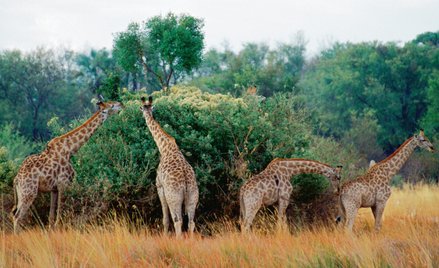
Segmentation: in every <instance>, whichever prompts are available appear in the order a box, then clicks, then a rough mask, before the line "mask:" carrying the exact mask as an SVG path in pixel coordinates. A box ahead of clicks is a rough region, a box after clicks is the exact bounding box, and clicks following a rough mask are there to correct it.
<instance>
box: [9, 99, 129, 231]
mask: <svg viewBox="0 0 439 268" xmlns="http://www.w3.org/2000/svg"><path fill="white" fill-rule="evenodd" d="M96 104H97V105H98V107H99V110H98V111H97V112H96V113H95V114H93V115H92V116H91V117H90V118H89V119H88V120H87V121H86V122H85V123H83V124H82V125H81V126H79V127H77V128H75V129H74V130H72V131H70V132H68V133H66V134H64V135H62V136H59V137H56V138H54V139H52V140H51V141H49V143H48V144H47V146H46V149H45V150H44V151H42V152H41V153H40V154H35V155H31V156H28V157H27V158H26V159H25V160H24V161H23V163H22V165H21V167H20V169H19V171H18V173H17V175H16V176H15V178H14V190H15V194H16V199H17V203H16V206H15V208H14V209H13V211H12V213H13V221H14V231H15V232H16V233H17V232H19V231H20V229H21V228H22V226H21V225H22V221H23V220H24V218H25V216H26V215H27V212H28V211H29V208H30V206H31V205H32V203H33V202H34V200H35V198H36V197H37V194H38V192H50V193H51V201H50V214H49V225H50V226H54V225H57V224H58V223H59V222H60V219H61V212H62V196H63V192H64V190H65V189H66V188H67V187H68V186H69V184H70V183H71V181H72V180H73V177H74V175H75V170H74V169H73V166H72V165H71V163H70V158H71V156H72V155H73V154H74V153H76V152H77V151H78V150H79V148H81V146H82V145H84V144H85V143H86V142H87V141H88V140H89V138H90V137H91V136H92V134H93V133H94V132H95V131H96V129H97V128H98V127H99V126H100V125H101V124H102V123H103V122H104V121H105V120H106V119H107V118H108V116H109V115H111V114H115V113H117V112H119V111H120V110H122V109H123V108H124V107H123V105H122V103H120V102H112V101H110V102H103V101H102V100H100V101H98V102H97V103H96ZM55 212H56V221H55Z"/></svg>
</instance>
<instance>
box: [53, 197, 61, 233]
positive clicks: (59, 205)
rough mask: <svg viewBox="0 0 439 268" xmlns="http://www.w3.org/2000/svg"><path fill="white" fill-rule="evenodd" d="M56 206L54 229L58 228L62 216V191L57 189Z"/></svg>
mask: <svg viewBox="0 0 439 268" xmlns="http://www.w3.org/2000/svg"><path fill="white" fill-rule="evenodd" d="M57 195H58V200H57V201H58V204H57V207H56V221H55V225H54V227H57V226H59V223H60V222H61V214H62V203H63V202H62V198H63V190H62V189H58V194H57Z"/></svg>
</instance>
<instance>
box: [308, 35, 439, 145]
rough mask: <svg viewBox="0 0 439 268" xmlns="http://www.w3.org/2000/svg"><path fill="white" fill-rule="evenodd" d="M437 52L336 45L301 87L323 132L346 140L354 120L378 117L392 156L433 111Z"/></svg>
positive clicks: (391, 46) (420, 48)
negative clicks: (430, 97) (430, 87)
mask: <svg viewBox="0 0 439 268" xmlns="http://www.w3.org/2000/svg"><path fill="white" fill-rule="evenodd" d="M432 50H434V48H432V47H430V46H418V45H414V44H412V43H411V42H409V43H407V44H405V45H404V46H403V47H400V46H398V45H396V44H394V43H386V44H381V43H377V42H373V43H361V44H349V43H348V44H336V45H334V46H333V47H332V48H331V49H329V50H326V51H323V52H322V54H321V55H320V56H319V57H318V58H317V59H315V60H314V62H313V64H312V65H311V66H310V67H309V71H308V72H307V73H306V74H305V76H304V79H303V80H302V82H301V87H302V88H303V94H304V95H305V96H307V99H308V104H309V106H310V107H314V108H315V112H316V116H315V118H318V119H317V121H316V124H318V125H319V131H320V133H322V134H324V135H334V136H335V137H337V138H341V137H342V136H343V135H344V133H345V132H346V131H347V130H348V129H350V128H351V127H352V124H353V121H352V120H351V119H352V118H353V117H363V116H366V115H367V114H372V115H374V116H375V117H376V119H377V122H378V124H379V126H380V128H379V135H378V142H379V144H380V145H381V147H382V148H383V149H384V150H385V151H386V152H392V151H393V150H395V149H396V147H397V146H398V145H400V144H401V142H402V141H404V140H405V139H406V138H407V137H408V136H409V135H412V134H413V133H415V132H417V131H418V129H419V122H420V119H421V118H422V117H423V116H424V114H425V112H426V110H427V109H426V107H427V104H428V103H427V98H426V95H427V87H428V80H429V77H431V74H432V70H434V69H435V68H437V64H436V63H434V61H433V57H432V56H431V54H432Z"/></svg>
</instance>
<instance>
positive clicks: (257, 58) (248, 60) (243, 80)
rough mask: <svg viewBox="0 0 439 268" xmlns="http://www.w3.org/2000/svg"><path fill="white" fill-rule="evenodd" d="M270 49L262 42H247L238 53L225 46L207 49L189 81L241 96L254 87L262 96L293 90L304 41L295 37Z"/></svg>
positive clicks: (303, 62) (302, 54) (300, 72)
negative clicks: (220, 48) (221, 49)
mask: <svg viewBox="0 0 439 268" xmlns="http://www.w3.org/2000/svg"><path fill="white" fill-rule="evenodd" d="M299 37H300V35H299V36H298V38H297V40H296V41H294V42H291V43H281V44H279V45H278V46H277V47H275V48H274V49H270V48H269V46H268V45H267V44H264V43H259V44H258V43H247V44H245V45H244V47H243V48H242V50H241V51H239V53H235V52H233V51H232V50H230V49H229V48H228V47H227V46H226V47H225V48H224V50H223V51H218V50H216V49H211V50H209V51H207V52H206V53H205V55H204V61H203V64H202V65H201V66H200V68H199V69H198V72H197V73H196V75H194V77H193V80H192V81H191V83H192V84H193V85H196V86H199V87H201V88H203V89H204V90H210V91H214V92H221V93H232V94H233V95H234V96H241V95H242V94H243V93H245V92H246V90H247V88H249V87H256V88H257V90H258V93H259V94H260V95H263V96H265V97H268V96H272V95H274V94H275V93H280V92H285V93H292V92H294V93H297V85H298V82H299V80H300V77H301V75H302V71H303V68H304V65H305V43H304V41H303V38H299Z"/></svg>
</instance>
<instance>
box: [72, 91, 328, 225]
mask: <svg viewBox="0 0 439 268" xmlns="http://www.w3.org/2000/svg"><path fill="white" fill-rule="evenodd" d="M141 95H142V93H141V94H138V93H137V94H136V93H129V92H124V93H123V95H122V96H121V98H122V100H123V102H124V104H125V106H126V109H125V110H124V111H122V112H121V113H120V114H119V115H116V116H112V117H110V118H109V119H108V120H107V122H105V124H104V125H103V126H102V127H101V128H100V129H99V130H98V131H97V132H96V134H95V135H93V137H92V138H91V139H90V141H89V142H88V143H87V144H86V145H84V146H83V147H82V148H81V149H80V150H79V151H78V153H77V155H76V156H75V157H74V158H73V163H74V166H75V169H76V172H77V176H76V180H75V182H74V185H73V187H72V188H71V189H72V190H71V191H70V194H69V200H68V203H70V208H71V212H72V213H82V214H83V215H84V216H85V215H87V217H88V218H90V217H91V218H93V215H90V214H93V213H95V214H96V215H95V216H98V215H99V214H101V213H103V212H105V211H107V210H108V208H117V209H118V211H125V212H128V213H132V212H136V213H140V214H141V215H143V216H144V217H146V219H150V218H155V219H160V217H161V209H160V203H159V201H158V198H157V194H156V191H155V188H154V187H155V186H154V185H155V176H156V171H155V170H156V168H157V165H158V162H159V153H158V149H157V147H156V145H155V143H154V141H153V139H152V136H151V134H150V132H149V130H148V129H147V126H146V124H145V120H144V118H143V116H142V113H141V112H140V110H139V107H140V101H139V99H140V96H141ZM154 103H155V104H154V105H155V109H154V117H155V119H156V120H157V121H158V122H159V123H160V124H161V126H162V128H163V129H164V130H165V131H166V132H168V133H169V134H170V135H171V136H173V137H174V138H175V139H176V142H177V144H178V146H179V147H180V149H181V151H182V152H183V154H184V155H185V157H186V158H187V160H188V162H189V163H190V164H191V165H192V166H193V168H194V170H195V172H196V176H197V181H198V184H199V189H200V203H199V206H198V209H197V214H198V215H199V216H201V217H200V218H204V219H206V220H209V219H210V218H211V217H216V216H222V215H230V216H237V215H238V211H239V210H238V206H239V204H238V202H237V201H238V198H237V194H238V190H239V187H240V185H241V184H242V183H243V181H244V179H247V178H248V177H250V176H251V174H255V173H258V172H260V171H261V170H263V169H264V168H265V167H266V165H267V164H268V163H269V162H270V161H271V160H272V159H273V158H275V157H304V156H308V157H311V158H313V159H316V160H321V159H319V158H318V157H317V158H316V157H315V156H318V154H313V153H312V152H310V151H309V150H310V148H311V142H312V141H313V139H314V137H313V136H312V134H311V130H312V129H311V127H310V126H309V124H308V123H307V121H308V117H307V112H306V111H305V110H304V109H303V108H301V106H300V105H299V102H298V100H297V99H295V98H294V97H293V96H291V95H288V94H284V95H275V96H273V97H271V98H269V99H266V100H265V99H261V98H259V97H257V96H253V95H245V96H243V97H242V98H233V97H232V96H230V95H222V94H209V93H205V92H201V91H200V90H199V89H197V88H193V87H173V88H172V89H171V90H170V91H169V92H168V93H166V94H164V93H162V92H156V93H154ZM73 125H76V124H73ZM328 158H330V157H329V156H328ZM329 163H331V164H335V163H336V162H333V161H330V162H329ZM322 183H323V186H321V187H320V188H319V189H323V188H324V187H325V186H324V185H325V183H326V182H325V180H323V182H322ZM94 203H96V204H97V205H96V206H95V207H94V208H90V205H91V204H94ZM86 206H89V208H87V209H83V207H86ZM92 207H93V206H92Z"/></svg>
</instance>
